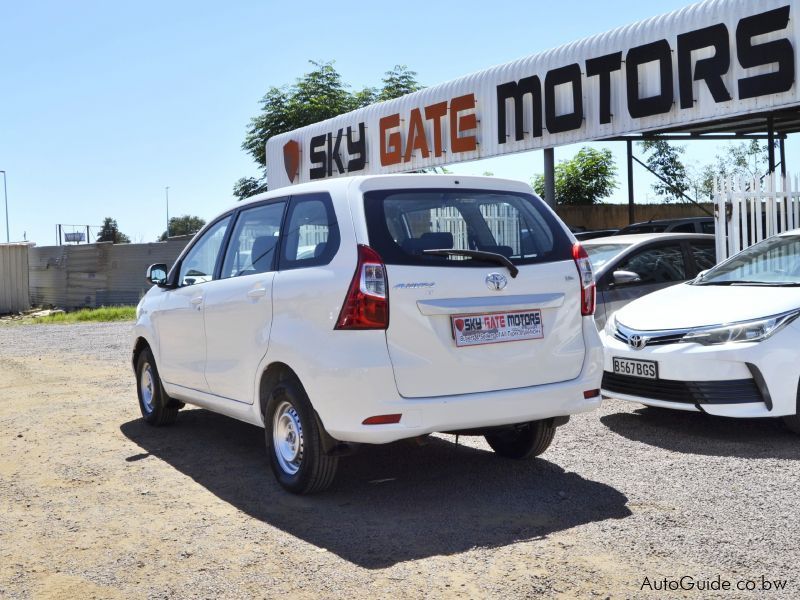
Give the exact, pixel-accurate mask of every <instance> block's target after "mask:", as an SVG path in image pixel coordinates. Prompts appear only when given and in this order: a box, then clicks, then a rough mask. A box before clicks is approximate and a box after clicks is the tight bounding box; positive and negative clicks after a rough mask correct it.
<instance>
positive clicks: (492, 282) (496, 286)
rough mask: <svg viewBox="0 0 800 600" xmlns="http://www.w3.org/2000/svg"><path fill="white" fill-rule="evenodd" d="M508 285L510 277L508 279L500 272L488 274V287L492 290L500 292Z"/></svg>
mask: <svg viewBox="0 0 800 600" xmlns="http://www.w3.org/2000/svg"><path fill="white" fill-rule="evenodd" d="M506 285H508V279H506V276H505V275H501V274H500V273H489V274H488V275H487V276H486V287H488V288H489V289H490V290H494V291H495V292H499V291H500V290H502V289H503V288H504V287H506Z"/></svg>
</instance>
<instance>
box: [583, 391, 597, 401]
mask: <svg viewBox="0 0 800 600" xmlns="http://www.w3.org/2000/svg"><path fill="white" fill-rule="evenodd" d="M599 395H600V390H586V391H585V392H583V397H584V398H585V399H586V400H588V399H589V398H596V397H597V396H599Z"/></svg>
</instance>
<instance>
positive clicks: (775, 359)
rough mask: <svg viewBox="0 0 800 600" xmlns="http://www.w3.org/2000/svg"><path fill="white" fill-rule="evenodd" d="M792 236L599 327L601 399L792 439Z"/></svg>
mask: <svg viewBox="0 0 800 600" xmlns="http://www.w3.org/2000/svg"><path fill="white" fill-rule="evenodd" d="M798 316H800V230H794V231H790V232H787V233H784V234H781V235H778V236H775V237H772V238H769V239H767V240H764V241H763V242H761V243H759V244H756V245H754V246H751V247H750V248H747V249H746V250H744V251H742V252H740V253H739V254H737V255H735V256H733V257H731V258H730V259H728V260H727V261H725V262H723V263H720V264H719V265H717V266H716V267H714V268H713V269H710V270H709V271H706V272H704V273H701V274H700V275H699V276H698V277H697V278H696V279H695V280H693V281H691V282H688V283H685V284H682V285H677V286H674V287H670V288H667V289H665V290H661V291H658V292H655V293H653V294H650V295H648V296H645V297H643V298H640V299H638V300H635V301H634V302H631V303H630V304H628V305H627V306H625V307H624V308H622V309H620V310H619V311H617V313H615V315H614V316H613V317H612V318H610V319H609V320H608V322H607V324H606V328H605V331H604V332H603V335H602V338H603V342H604V344H605V359H604V360H605V362H604V371H605V372H604V376H603V386H602V387H603V394H604V395H605V396H610V397H614V398H620V399H623V400H631V401H634V402H640V403H642V404H647V405H650V406H660V407H665V408H675V409H679V410H689V411H702V412H706V413H709V414H713V415H722V416H727V417H783V419H784V421H785V422H786V424H787V426H788V427H789V428H790V429H792V430H793V431H795V432H797V433H800V416H798V408H799V407H798V404H799V403H800V320H798V319H797V317H798Z"/></svg>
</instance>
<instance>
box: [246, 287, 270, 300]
mask: <svg viewBox="0 0 800 600" xmlns="http://www.w3.org/2000/svg"><path fill="white" fill-rule="evenodd" d="M266 295H267V288H262V287H260V288H254V289H252V290H250V291H248V292H247V297H248V298H261V297H262V296H266Z"/></svg>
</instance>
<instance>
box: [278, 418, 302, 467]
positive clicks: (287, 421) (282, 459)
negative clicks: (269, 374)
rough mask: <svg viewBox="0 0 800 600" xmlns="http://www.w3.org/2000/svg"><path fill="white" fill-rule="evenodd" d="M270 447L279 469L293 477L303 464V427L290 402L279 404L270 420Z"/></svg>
mask: <svg viewBox="0 0 800 600" xmlns="http://www.w3.org/2000/svg"><path fill="white" fill-rule="evenodd" d="M272 447H273V449H274V450H275V458H276V459H277V460H278V464H279V465H280V467H281V469H282V470H283V471H284V472H285V473H287V474H289V475H294V474H295V473H297V472H298V471H299V470H300V465H301V464H302V462H303V450H304V439H303V425H302V424H301V423H300V415H298V414H297V411H296V410H295V408H294V406H292V404H291V403H290V402H281V404H280V405H279V406H278V408H277V409H276V410H275V417H274V419H273V420H272Z"/></svg>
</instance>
